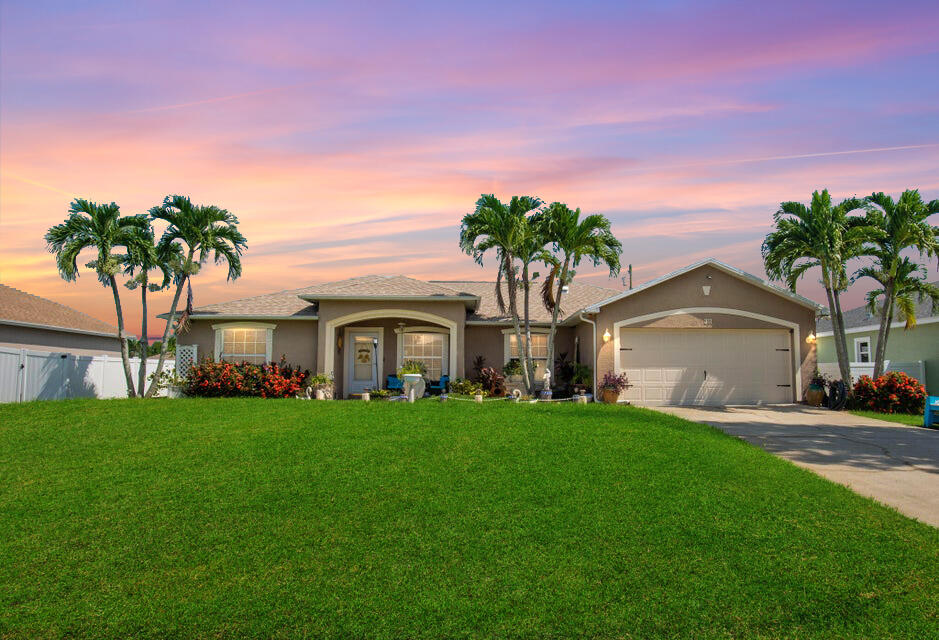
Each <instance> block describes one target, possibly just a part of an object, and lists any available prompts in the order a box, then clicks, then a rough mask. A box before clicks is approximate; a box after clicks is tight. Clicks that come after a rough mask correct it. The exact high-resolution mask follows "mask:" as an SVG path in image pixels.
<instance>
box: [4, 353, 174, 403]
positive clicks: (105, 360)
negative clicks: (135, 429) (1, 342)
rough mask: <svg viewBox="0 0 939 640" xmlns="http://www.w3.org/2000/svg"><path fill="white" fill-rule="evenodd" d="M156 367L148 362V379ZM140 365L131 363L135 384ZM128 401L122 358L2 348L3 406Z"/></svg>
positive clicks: (166, 367) (169, 362) (134, 360)
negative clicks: (36, 402)
mask: <svg viewBox="0 0 939 640" xmlns="http://www.w3.org/2000/svg"><path fill="white" fill-rule="evenodd" d="M156 363H157V361H156V359H151V360H148V361H147V375H148V376H149V375H150V374H151V373H153V372H154V371H155V370H156ZM139 365H140V358H131V359H130V368H131V372H132V373H133V378H134V384H136V383H137V372H138V367H139ZM174 366H175V363H174V362H173V361H172V360H167V361H166V362H164V363H163V369H164V370H167V371H172V370H173V367H174ZM148 384H149V381H148ZM125 397H127V382H126V380H125V378H124V365H123V364H122V363H121V357H120V356H104V355H102V356H81V355H74V354H70V353H61V352H58V353H57V352H51V351H35V350H33V349H17V348H15V347H0V402H25V401H28V400H61V399H64V398H125Z"/></svg>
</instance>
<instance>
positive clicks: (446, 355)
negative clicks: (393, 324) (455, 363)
mask: <svg viewBox="0 0 939 640" xmlns="http://www.w3.org/2000/svg"><path fill="white" fill-rule="evenodd" d="M395 333H396V334H398V349H397V360H396V364H395V371H397V370H398V369H400V368H401V365H402V364H403V363H404V334H405V333H442V334H443V335H445V336H447V348H446V349H444V350H443V356H442V357H441V362H440V370H441V371H442V372H443V373H442V374H441V375H449V371H450V348H449V347H450V344H449V343H450V341H451V340H453V336H452V335H450V330H449V329H447V328H446V327H431V326H426V327H398V328H397V329H395ZM451 377H453V376H451Z"/></svg>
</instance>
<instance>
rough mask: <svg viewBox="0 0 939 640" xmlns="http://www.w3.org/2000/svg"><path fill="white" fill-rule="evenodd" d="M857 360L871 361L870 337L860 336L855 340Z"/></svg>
mask: <svg viewBox="0 0 939 640" xmlns="http://www.w3.org/2000/svg"><path fill="white" fill-rule="evenodd" d="M854 357H855V358H856V360H855V362H870V361H871V341H870V338H859V339H857V340H855V341H854Z"/></svg>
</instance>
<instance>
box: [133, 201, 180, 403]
mask: <svg viewBox="0 0 939 640" xmlns="http://www.w3.org/2000/svg"><path fill="white" fill-rule="evenodd" d="M144 217H145V218H146V220H147V227H146V229H141V230H139V231H138V232H137V233H139V234H140V238H139V240H140V242H139V247H136V248H135V249H134V250H129V251H128V252H127V255H126V256H125V257H124V261H123V267H124V274H125V275H127V276H129V277H130V280H128V281H127V282H125V283H124V286H125V287H127V288H128V289H130V290H132V291H133V290H134V289H137V288H139V289H140V307H141V309H142V316H141V319H140V340H135V341H134V343H135V344H134V346H136V347H137V350H138V352H139V353H140V367H139V368H138V372H137V388H138V389H139V390H140V393H141V394H143V393H144V392H145V391H146V388H147V357H148V355H149V353H150V344H149V338H148V329H147V320H148V317H147V316H148V314H149V311H148V304H147V292H148V291H150V292H154V293H155V292H157V291H162V290H163V289H166V288H167V287H168V286H169V285H170V282H172V280H173V270H172V266H171V265H172V264H175V263H176V262H178V260H177V261H173V260H172V259H171V258H175V257H178V255H179V246H178V245H172V246H171V247H170V248H169V251H170V254H169V255H163V256H161V255H159V254H158V253H157V249H156V246H155V236H154V234H153V227H152V226H151V224H150V219H149V217H147V216H144ZM155 269H158V270H159V271H160V273H161V276H162V277H161V280H160V282H159V284H157V283H155V282H151V281H150V272H151V271H153V270H155ZM135 272H136V273H135Z"/></svg>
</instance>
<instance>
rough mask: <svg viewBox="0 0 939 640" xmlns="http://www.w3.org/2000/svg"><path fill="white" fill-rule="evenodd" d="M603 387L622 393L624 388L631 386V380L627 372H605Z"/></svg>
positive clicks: (601, 385)
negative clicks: (617, 373)
mask: <svg viewBox="0 0 939 640" xmlns="http://www.w3.org/2000/svg"><path fill="white" fill-rule="evenodd" d="M599 386H600V388H601V389H612V390H613V391H615V392H616V393H622V392H623V389H625V388H626V387H628V386H629V380H628V379H627V378H626V374H625V373H621V374H619V375H616V374H615V373H613V372H612V371H608V372H606V373H605V374H603V380H602V381H601V382H600V385H599Z"/></svg>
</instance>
